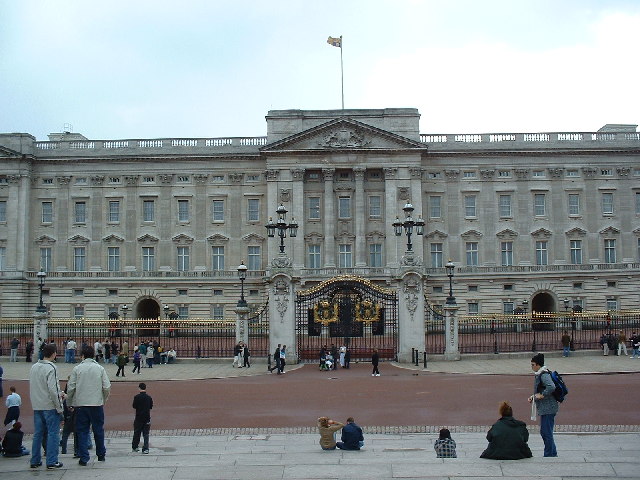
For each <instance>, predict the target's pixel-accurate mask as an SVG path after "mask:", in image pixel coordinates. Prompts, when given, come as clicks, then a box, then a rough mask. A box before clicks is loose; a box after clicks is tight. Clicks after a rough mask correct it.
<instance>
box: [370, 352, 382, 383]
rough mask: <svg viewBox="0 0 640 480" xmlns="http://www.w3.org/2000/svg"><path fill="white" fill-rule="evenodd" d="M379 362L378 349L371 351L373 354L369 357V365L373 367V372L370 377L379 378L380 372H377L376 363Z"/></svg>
mask: <svg viewBox="0 0 640 480" xmlns="http://www.w3.org/2000/svg"><path fill="white" fill-rule="evenodd" d="M379 362H380V355H378V349H377V348H374V349H373V354H372V355H371V365H373V372H372V373H371V376H372V377H379V376H380V370H378V363H379Z"/></svg>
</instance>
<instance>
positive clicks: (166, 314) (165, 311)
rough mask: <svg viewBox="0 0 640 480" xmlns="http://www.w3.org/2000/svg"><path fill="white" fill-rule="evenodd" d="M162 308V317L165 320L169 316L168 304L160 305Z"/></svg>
mask: <svg viewBox="0 0 640 480" xmlns="http://www.w3.org/2000/svg"><path fill="white" fill-rule="evenodd" d="M162 310H164V319H165V320H167V319H168V318H169V305H165V306H164V307H162Z"/></svg>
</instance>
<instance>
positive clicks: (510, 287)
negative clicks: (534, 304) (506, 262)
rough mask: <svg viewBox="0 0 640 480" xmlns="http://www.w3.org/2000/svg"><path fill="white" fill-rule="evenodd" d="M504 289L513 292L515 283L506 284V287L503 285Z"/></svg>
mask: <svg viewBox="0 0 640 480" xmlns="http://www.w3.org/2000/svg"><path fill="white" fill-rule="evenodd" d="M502 289H503V290H507V291H509V292H512V291H513V283H505V284H504V285H502Z"/></svg>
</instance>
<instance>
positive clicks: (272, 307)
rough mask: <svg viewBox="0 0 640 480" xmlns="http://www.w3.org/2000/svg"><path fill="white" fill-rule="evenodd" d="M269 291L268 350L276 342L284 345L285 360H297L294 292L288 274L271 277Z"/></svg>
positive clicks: (273, 348)
mask: <svg viewBox="0 0 640 480" xmlns="http://www.w3.org/2000/svg"><path fill="white" fill-rule="evenodd" d="M267 288H268V292H269V352H273V351H274V350H275V349H276V347H277V346H278V344H280V345H286V346H287V348H286V352H287V356H286V362H287V363H297V362H298V351H297V350H298V347H297V345H296V329H295V318H296V311H295V292H294V289H293V281H292V279H291V277H290V276H288V275H286V274H283V273H279V274H276V275H274V276H273V277H271V280H270V281H269V284H268V285H267Z"/></svg>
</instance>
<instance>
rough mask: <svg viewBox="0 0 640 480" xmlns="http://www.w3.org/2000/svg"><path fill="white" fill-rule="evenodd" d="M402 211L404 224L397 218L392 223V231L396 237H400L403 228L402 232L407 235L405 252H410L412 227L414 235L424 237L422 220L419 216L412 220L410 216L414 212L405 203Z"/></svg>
mask: <svg viewBox="0 0 640 480" xmlns="http://www.w3.org/2000/svg"><path fill="white" fill-rule="evenodd" d="M402 210H403V211H404V215H405V218H404V222H403V221H401V220H400V219H399V218H398V217H396V221H395V222H393V223H392V226H393V231H394V233H395V234H396V236H397V237H399V236H400V235H402V229H403V228H404V232H405V234H406V235H407V251H408V252H411V251H412V249H413V245H412V244H411V235H412V234H413V227H415V228H416V235H424V220H423V219H422V217H421V216H418V219H417V220H414V219H413V217H412V216H411V213H412V212H413V211H414V210H415V208H413V205H411V204H410V203H406V204H405V206H404V207H403V208H402Z"/></svg>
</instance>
